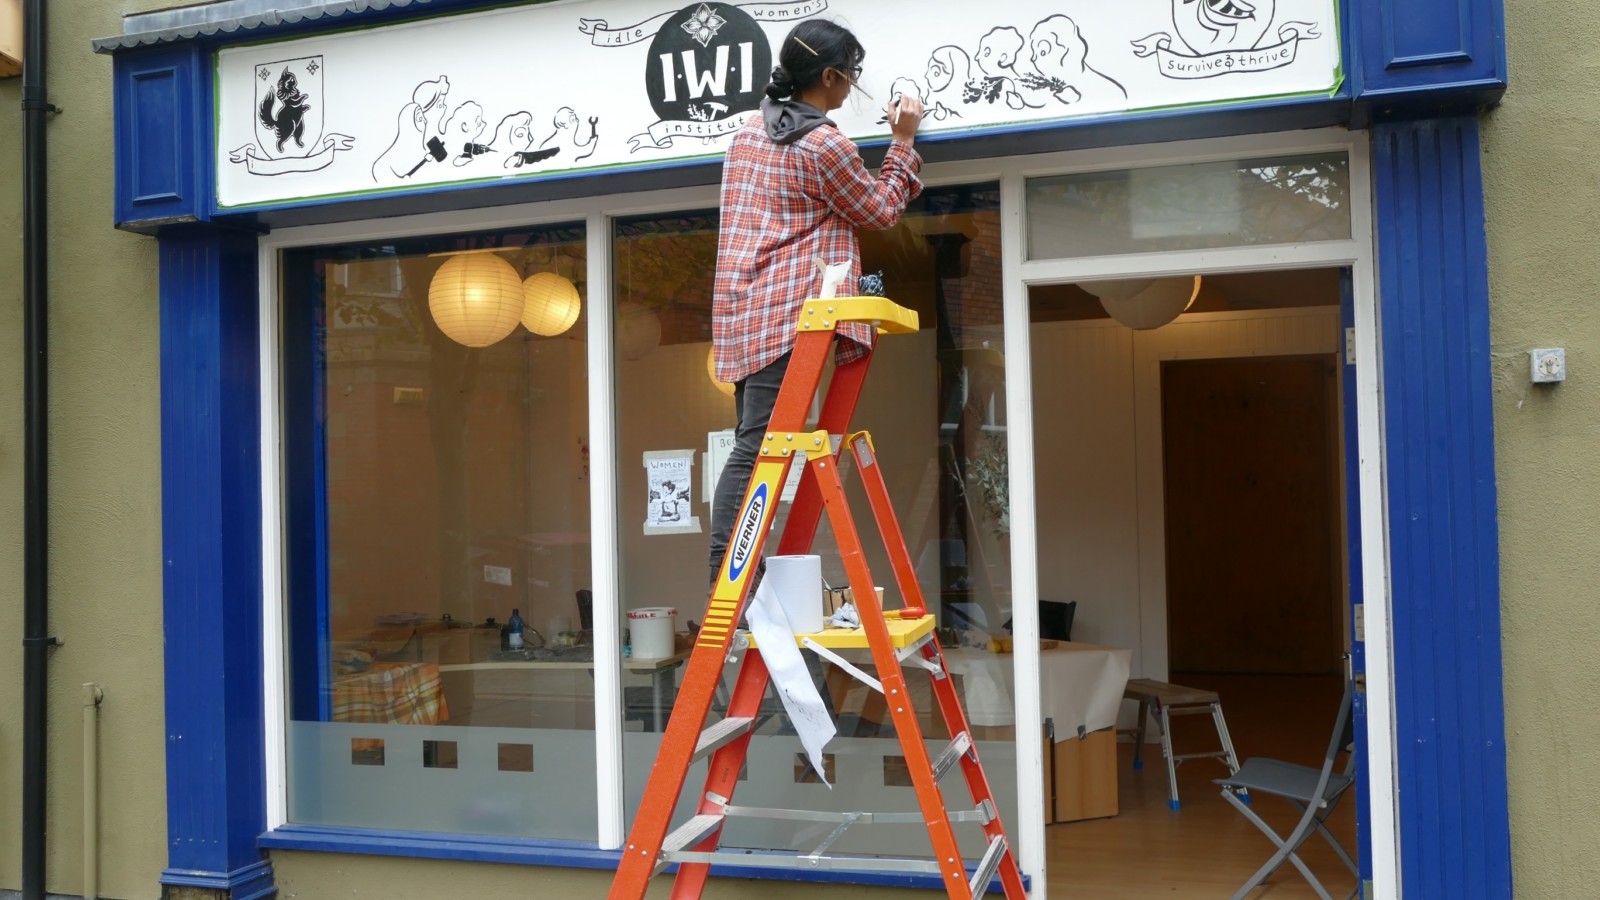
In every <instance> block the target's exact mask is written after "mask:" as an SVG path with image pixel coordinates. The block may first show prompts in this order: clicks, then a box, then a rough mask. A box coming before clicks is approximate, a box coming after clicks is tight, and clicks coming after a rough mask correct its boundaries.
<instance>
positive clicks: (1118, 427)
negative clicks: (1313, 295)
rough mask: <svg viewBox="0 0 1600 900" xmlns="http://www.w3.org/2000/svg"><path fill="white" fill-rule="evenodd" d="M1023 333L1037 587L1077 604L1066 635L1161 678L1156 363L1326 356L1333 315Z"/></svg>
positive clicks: (1241, 316) (1163, 622)
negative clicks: (1125, 656)
mask: <svg viewBox="0 0 1600 900" xmlns="http://www.w3.org/2000/svg"><path fill="white" fill-rule="evenodd" d="M1032 338H1033V348H1032V354H1033V378H1034V442H1035V456H1036V458H1037V472H1036V480H1037V483H1038V496H1037V497H1036V499H1035V503H1036V506H1037V510H1038V513H1037V515H1038V521H1039V593H1040V596H1041V597H1042V598H1044V599H1051V600H1076V601H1077V602H1078V610H1077V617H1076V619H1075V621H1074V623H1073V627H1072V638H1073V640H1074V641H1082V642H1085V643H1092V644H1107V645H1111V646H1116V647H1129V648H1132V649H1133V651H1134V653H1133V670H1132V675H1133V677H1135V678H1158V679H1164V678H1166V677H1167V675H1168V668H1167V606H1166V563H1165V558H1164V557H1165V544H1166V536H1165V508H1164V507H1165V498H1164V494H1163V490H1162V470H1163V465H1162V448H1161V392H1160V388H1161V363H1162V362H1163V361H1165V360H1176V359H1215V358H1225V357H1250V356H1294V355H1303V354H1316V353H1332V352H1335V351H1336V350H1337V349H1338V347H1339V345H1340V329H1339V310H1338V309H1337V308H1336V307H1313V308H1308V309H1285V310H1259V311H1249V312H1233V313H1191V314H1189V315H1185V316H1183V317H1182V318H1180V319H1179V320H1178V321H1176V322H1173V323H1172V324H1170V325H1166V326H1164V327H1161V328H1158V329H1155V330H1152V331H1133V330H1132V329H1129V328H1126V327H1124V326H1122V325H1119V324H1117V323H1116V322H1113V321H1111V320H1109V319H1097V320H1089V321H1076V322H1047V323H1039V324H1036V325H1034V326H1033V331H1032Z"/></svg>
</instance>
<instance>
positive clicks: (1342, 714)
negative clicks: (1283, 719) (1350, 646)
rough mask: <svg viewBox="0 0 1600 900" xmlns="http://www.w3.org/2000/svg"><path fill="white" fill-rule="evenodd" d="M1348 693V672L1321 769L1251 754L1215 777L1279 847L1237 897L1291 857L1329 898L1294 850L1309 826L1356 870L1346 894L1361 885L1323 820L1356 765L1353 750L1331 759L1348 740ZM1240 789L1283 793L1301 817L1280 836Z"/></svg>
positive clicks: (1238, 899)
mask: <svg viewBox="0 0 1600 900" xmlns="http://www.w3.org/2000/svg"><path fill="white" fill-rule="evenodd" d="M1350 699H1351V697H1350V681H1349V679H1348V678H1347V679H1346V680H1345V685H1344V699H1343V700H1342V701H1340V703H1339V716H1338V718H1337V719H1336V720H1335V722H1334V726H1333V734H1332V735H1331V736H1330V737H1329V738H1328V752H1327V755H1326V756H1325V757H1324V759H1323V761H1322V768H1321V769H1313V768H1311V767H1309V766H1300V765H1295V764H1294V763H1288V762H1283V761H1282V760H1276V759H1261V758H1252V759H1248V760H1245V764H1244V765H1243V766H1240V767H1239V771H1237V772H1235V773H1233V774H1232V775H1230V776H1228V777H1227V778H1218V779H1216V781H1215V783H1216V784H1219V785H1222V798H1223V799H1224V800H1227V801H1228V802H1229V803H1231V804H1233V806H1234V808H1235V809H1237V810H1239V812H1240V813H1242V814H1243V815H1244V817H1245V818H1247V819H1249V820H1250V821H1251V822H1253V823H1254V824H1255V826H1256V827H1257V828H1259V829H1261V833H1262V834H1265V835H1266V836H1267V839H1268V840H1270V841H1272V843H1273V844H1274V845H1275V846H1276V847H1277V848H1278V850H1277V852H1276V853H1274V854H1272V858H1271V859H1268V860H1267V861H1266V862H1265V863H1264V864H1262V866H1261V868H1259V869H1257V870H1256V873H1255V874H1254V875H1251V876H1250V880H1249V881H1246V882H1245V883H1244V887H1242V888H1240V889H1239V890H1238V892H1237V893H1235V894H1234V895H1233V900H1241V898H1243V897H1244V896H1245V895H1246V894H1248V893H1250V892H1251V891H1253V890H1255V888H1256V886H1257V885H1259V884H1261V882H1263V881H1265V880H1266V879H1267V878H1268V877H1269V876H1271V875H1272V873H1273V872H1276V871H1277V870H1278V868H1279V867H1280V866H1282V865H1283V863H1284V861H1285V860H1288V861H1289V862H1292V863H1294V867H1295V868H1296V869H1299V870H1300V874H1301V875H1304V876H1305V877H1306V881H1309V882H1310V883H1311V888H1312V889H1313V890H1315V891H1316V892H1317V896H1319V897H1321V898H1322V900H1333V898H1332V897H1331V896H1330V895H1329V894H1328V892H1327V891H1326V890H1325V889H1324V888H1323V887H1322V882H1320V881H1318V880H1317V877H1316V876H1315V875H1313V874H1311V869H1310V868H1309V867H1308V866H1307V865H1306V864H1305V861H1303V860H1302V859H1300V855H1299V854H1298V853H1297V852H1296V851H1297V850H1299V849H1300V846H1301V845H1302V844H1304V843H1305V842H1306V840H1307V839H1309V838H1310V837H1311V834H1312V832H1316V833H1318V834H1321V835H1322V837H1323V839H1324V840H1326V841H1327V842H1328V843H1329V844H1330V845H1331V846H1332V847H1333V850H1334V852H1335V853H1337V854H1339V858H1340V859H1341V860H1343V861H1344V864H1345V866H1346V867H1347V868H1348V869H1349V870H1350V874H1352V875H1357V876H1358V883H1357V886H1356V891H1352V892H1351V893H1350V896H1352V897H1354V896H1355V895H1356V893H1357V891H1359V890H1360V884H1359V874H1358V871H1357V869H1356V864H1355V861H1354V860H1352V859H1351V858H1350V854H1348V853H1346V852H1345V849H1344V848H1343V847H1341V846H1339V842H1338V840H1336V839H1335V838H1334V836H1333V835H1332V834H1331V833H1329V831H1328V829H1327V827H1326V826H1325V825H1324V823H1325V822H1326V821H1327V818H1328V816H1329V815H1331V814H1332V813H1333V810H1334V807H1335V806H1337V805H1338V804H1339V800H1340V799H1341V798H1342V797H1343V796H1344V794H1345V791H1347V790H1349V789H1350V785H1351V784H1353V783H1355V777H1354V775H1353V774H1352V773H1353V771H1354V767H1355V754H1354V753H1353V752H1352V753H1351V754H1350V759H1349V761H1347V762H1346V764H1345V767H1344V771H1342V772H1335V771H1333V764H1334V760H1335V759H1336V758H1337V757H1338V755H1339V752H1340V750H1341V749H1342V748H1344V747H1345V746H1347V745H1349V744H1350V743H1351V741H1352V740H1353V737H1352V734H1353V731H1352V729H1351V724H1350ZM1240 791H1249V792H1250V793H1251V794H1276V795H1278V796H1280V797H1283V798H1285V799H1286V800H1288V801H1289V802H1290V803H1292V804H1294V806H1295V808H1296V809H1298V810H1300V811H1301V816H1300V821H1299V822H1297V823H1296V824H1295V827H1294V830H1293V831H1290V832H1289V835H1288V837H1284V838H1280V837H1278V834H1277V832H1275V831H1273V830H1272V826H1270V825H1268V824H1267V823H1266V822H1265V821H1263V820H1262V819H1261V817H1260V816H1258V815H1256V814H1255V812H1254V811H1252V810H1251V809H1250V807H1249V806H1247V805H1246V804H1245V802H1244V801H1242V800H1241V799H1240V798H1239V792H1240Z"/></svg>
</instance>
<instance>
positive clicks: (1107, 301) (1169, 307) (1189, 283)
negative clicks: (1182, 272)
mask: <svg viewBox="0 0 1600 900" xmlns="http://www.w3.org/2000/svg"><path fill="white" fill-rule="evenodd" d="M1079 287H1081V288H1083V289H1084V290H1085V291H1087V292H1089V293H1090V294H1093V295H1094V296H1095V297H1096V298H1098V299H1099V301H1100V305H1101V306H1102V307H1103V308H1104V309H1105V311H1106V314H1107V315H1109V316H1111V318H1113V319H1116V320H1117V321H1118V322H1121V323H1122V324H1124V325H1126V326H1128V327H1129V328H1132V329H1134V330H1136V331H1144V330H1147V329H1151V328H1160V327H1161V326H1163V325H1165V324H1167V323H1168V322H1171V321H1172V320H1173V319H1176V318H1177V317H1178V315H1179V314H1180V313H1182V312H1183V311H1184V310H1186V309H1188V308H1189V306H1190V305H1191V304H1193V303H1194V298H1196V297H1198V296H1200V276H1199V275H1196V276H1194V277H1193V278H1129V279H1120V280H1116V281H1093V282H1088V283H1086V284H1081V285H1079Z"/></svg>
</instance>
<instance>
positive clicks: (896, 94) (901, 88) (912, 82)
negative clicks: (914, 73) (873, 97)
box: [889, 78, 923, 103]
mask: <svg viewBox="0 0 1600 900" xmlns="http://www.w3.org/2000/svg"><path fill="white" fill-rule="evenodd" d="M901 97H916V98H917V99H918V100H921V99H923V97H922V85H920V84H917V82H916V79H913V78H896V79H895V80H894V84H893V85H891V86H890V87H889V101H890V102H891V103H894V102H898V101H899V100H900V98H901Z"/></svg>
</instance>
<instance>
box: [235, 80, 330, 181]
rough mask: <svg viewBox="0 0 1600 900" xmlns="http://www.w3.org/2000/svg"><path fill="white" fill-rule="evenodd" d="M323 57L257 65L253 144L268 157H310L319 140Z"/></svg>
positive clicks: (320, 134)
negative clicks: (254, 140)
mask: <svg viewBox="0 0 1600 900" xmlns="http://www.w3.org/2000/svg"><path fill="white" fill-rule="evenodd" d="M324 74H325V72H324V70H323V64H322V57H321V56H320V55H318V56H302V57H300V58H299V59H288V60H282V61H279V62H273V63H264V64H262V65H258V66H256V95H255V109H254V110H252V112H251V119H252V120H254V122H255V126H256V127H255V130H256V143H257V144H259V145H260V147H261V151H262V153H263V154H264V155H265V156H266V157H267V158H268V159H297V158H302V157H307V156H310V155H311V154H313V153H315V152H316V151H317V148H318V142H319V141H321V140H322V121H323V98H324V92H323V90H322V83H323V76H324Z"/></svg>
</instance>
